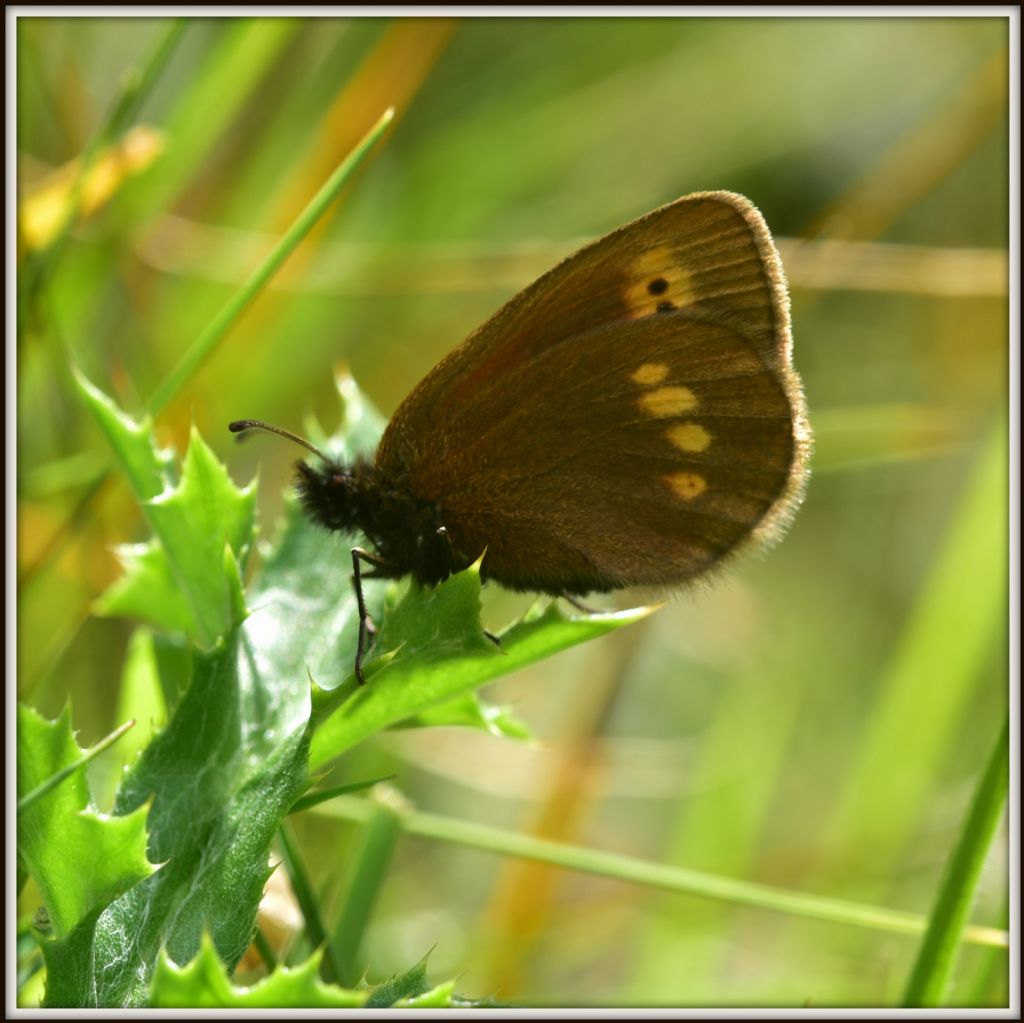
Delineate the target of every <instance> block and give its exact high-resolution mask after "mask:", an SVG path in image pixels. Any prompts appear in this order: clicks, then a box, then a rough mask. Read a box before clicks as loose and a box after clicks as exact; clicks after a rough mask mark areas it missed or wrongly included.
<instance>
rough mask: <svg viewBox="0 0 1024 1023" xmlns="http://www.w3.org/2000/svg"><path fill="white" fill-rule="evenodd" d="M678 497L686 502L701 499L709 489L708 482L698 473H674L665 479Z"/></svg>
mask: <svg viewBox="0 0 1024 1023" xmlns="http://www.w3.org/2000/svg"><path fill="white" fill-rule="evenodd" d="M664 480H665V482H666V483H667V484H668V485H669V487H671V488H672V491H673V493H675V495H676V496H677V497H681V498H682V499H683V500H684V501H692V500H693V499H694V498H695V497H700V495H701V494H703V493H704V491H705V490H707V488H708V484H707V480H705V479H704V477H703V476H701V475H700V474H699V473H696V472H673V473H670V474H669V475H667V476H665V477H664Z"/></svg>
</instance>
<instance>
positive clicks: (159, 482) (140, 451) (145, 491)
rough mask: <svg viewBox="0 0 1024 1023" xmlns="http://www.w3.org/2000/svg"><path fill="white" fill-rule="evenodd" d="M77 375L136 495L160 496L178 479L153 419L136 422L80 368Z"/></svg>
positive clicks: (92, 411)
mask: <svg viewBox="0 0 1024 1023" xmlns="http://www.w3.org/2000/svg"><path fill="white" fill-rule="evenodd" d="M74 375H75V382H76V383H77V384H78V389H79V393H80V394H81V395H82V397H83V398H84V399H85V403H86V405H87V407H88V408H89V411H90V412H91V413H92V414H93V417H94V418H95V420H96V422H97V423H98V424H99V427H100V429H101V430H102V431H103V433H104V434H105V435H106V438H107V442H108V443H109V444H110V446H111V448H112V449H113V451H114V455H115V457H116V458H117V461H118V464H119V465H120V467H121V470H122V472H124V474H125V476H126V477H127V479H128V482H129V484H131V488H132V490H133V491H134V492H135V496H136V497H138V498H139V500H140V501H148V500H150V499H152V498H154V497H157V496H158V495H159V494H161V493H162V492H163V491H164V490H165V489H166V488H167V487H168V486H170V485H171V484H172V483H173V482H174V481H173V479H172V477H171V472H172V468H171V465H172V462H171V456H170V455H169V453H168V452H166V451H163V450H161V449H159V448H158V447H157V445H156V440H155V439H154V437H153V423H152V421H151V420H150V419H149V418H148V417H146V418H145V419H143V420H142V421H141V422H135V420H134V419H132V418H131V417H130V416H128V415H126V414H125V413H124V412H122V411H121V410H120V409H119V408H118V407H117V405H116V404H115V403H114V402H113V401H112V400H111V399H110V398H108V397H107V395H105V394H104V393H103V392H102V391H101V390H100V389H99V388H98V387H95V386H94V385H93V384H92V383H90V381H88V380H87V379H86V378H85V377H84V376H83V375H82V374H81V373H80V372H79V371H78V370H77V369H75V370H74Z"/></svg>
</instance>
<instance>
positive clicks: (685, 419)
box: [377, 193, 805, 592]
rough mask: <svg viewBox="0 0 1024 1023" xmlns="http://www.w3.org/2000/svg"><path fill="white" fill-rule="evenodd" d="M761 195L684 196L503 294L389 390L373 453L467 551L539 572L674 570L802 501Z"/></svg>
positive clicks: (593, 581) (523, 571)
mask: <svg viewBox="0 0 1024 1023" xmlns="http://www.w3.org/2000/svg"><path fill="white" fill-rule="evenodd" d="M790 347H791V342H790V335H789V316H788V300H787V297H786V291H785V284H784V281H783V278H782V273H781V268H780V265H779V262H778V257H777V255H776V254H775V249H774V246H773V245H772V242H771V238H770V236H769V234H768V231H767V228H766V227H765V226H764V223H763V221H762V219H761V217H760V214H759V213H758V212H757V211H756V210H755V209H754V207H753V206H751V205H750V203H749V202H747V200H745V199H743V198H742V197H740V196H735V195H732V194H731V193H703V194H698V195H694V196H688V197H686V198H683V199H680V200H678V201H677V202H675V203H672V204H670V205H668V206H664V207H662V208H661V209H659V210H655V211H654V212H653V213H650V214H648V215H647V216H645V217H643V218H641V219H640V220H638V221H634V222H633V223H632V224H628V225H626V226H625V227H623V228H620V229H619V230H617V231H615V232H613V233H612V234H610V235H608V236H606V237H605V238H603V239H601V240H599V241H597V242H595V243H593V244H592V245H589V246H587V247H585V248H584V249H581V250H580V251H579V252H577V253H576V254H575V255H573V256H570V257H569V258H568V259H567V260H565V261H564V262H563V263H561V264H560V265H559V266H557V267H556V268H555V269H554V270H552V271H550V272H549V273H548V274H545V275H544V276H543V277H541V278H540V279H539V280H538V281H536V282H535V283H534V284H533V285H531V286H530V287H529V288H527V289H526V290H525V291H523V292H521V293H520V294H519V295H517V296H516V297H515V298H513V299H512V300H511V301H510V302H509V303H508V304H507V305H506V306H504V307H503V308H502V309H501V310H499V311H498V313H496V314H495V316H493V317H492V318H491V319H490V320H489V321H488V322H487V323H485V324H484V325H483V326H482V327H481V328H480V329H479V330H478V331H476V332H475V333H474V334H473V335H471V336H470V337H469V338H468V339H467V341H466V342H464V344H463V345H462V346H460V347H459V348H458V349H456V350H455V352H453V353H452V354H451V355H450V356H449V357H448V358H447V359H445V360H444V361H443V362H441V363H440V364H439V365H438V366H437V367H436V368H435V369H434V370H433V371H432V372H431V373H430V374H429V375H428V376H427V377H426V378H425V379H424V381H423V382H422V383H421V384H420V385H419V387H417V388H416V390H415V391H413V393H412V394H411V395H410V396H409V398H407V399H406V401H405V402H404V403H403V405H402V406H401V407H400V408H399V410H398V412H397V413H396V415H395V417H394V419H393V420H392V422H391V424H390V425H389V427H388V430H387V431H386V433H385V435H384V437H383V439H382V442H381V446H380V449H379V451H378V455H377V464H378V466H379V467H380V468H381V469H382V470H383V471H384V472H385V473H386V474H388V476H389V478H391V479H395V480H400V481H402V483H403V484H404V485H405V486H407V487H408V488H409V490H410V491H411V492H412V493H413V494H414V495H415V496H416V497H417V498H419V499H421V500H424V501H428V502H431V503H435V504H436V505H438V507H439V508H440V509H441V517H442V520H443V521H444V523H445V525H446V527H447V528H448V531H449V536H450V538H451V541H452V544H453V547H454V549H455V551H456V554H457V555H458V558H459V561H460V562H465V561H468V560H472V559H473V558H475V557H476V556H478V555H479V554H480V553H481V552H482V551H483V550H484V549H485V548H486V549H487V559H486V562H485V570H486V571H487V573H488V574H489V575H490V576H491V577H493V578H495V579H497V580H498V581H500V582H502V583H504V584H505V585H508V586H512V587H518V588H524V589H540V590H547V591H552V592H554V591H559V590H568V591H570V592H584V591H586V590H600V589H611V588H615V587H618V586H623V585H630V584H636V583H671V582H678V581H682V580H685V579H688V578H691V577H692V576H694V575H697V574H699V573H700V572H702V571H704V570H705V569H706V568H708V567H710V566H711V565H713V564H714V563H715V562H716V561H718V560H720V558H721V557H723V556H724V555H725V554H727V553H728V552H729V551H730V550H732V549H733V548H734V547H736V546H737V545H738V544H739V543H741V542H742V541H743V540H744V539H746V538H747V537H749V536H750V535H751V533H752V532H754V531H755V529H757V528H758V527H759V525H760V526H762V530H763V528H765V527H766V524H768V523H770V522H773V521H775V520H777V519H778V517H779V515H780V514H781V513H782V510H783V509H784V508H785V507H788V506H789V505H791V504H792V503H793V500H794V497H795V494H796V492H797V490H798V489H799V480H800V478H802V470H801V464H802V461H803V458H802V453H803V447H804V446H805V438H804V436H803V433H804V431H805V427H804V425H803V411H802V399H801V397H800V393H799V383H798V381H797V379H796V377H795V374H793V373H792V370H791V367H790Z"/></svg>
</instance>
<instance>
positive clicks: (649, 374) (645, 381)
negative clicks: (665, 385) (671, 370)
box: [632, 362, 668, 387]
mask: <svg viewBox="0 0 1024 1023" xmlns="http://www.w3.org/2000/svg"><path fill="white" fill-rule="evenodd" d="M632 375H633V380H634V382H635V383H638V384H640V385H641V386H642V387H654V386H655V385H656V384H660V383H661V382H662V380H664V379H665V377H667V376H668V366H666V365H665V364H664V363H663V362H645V363H644V364H643V365H642V366H638V367H637V368H636V369H635V370H633V374H632Z"/></svg>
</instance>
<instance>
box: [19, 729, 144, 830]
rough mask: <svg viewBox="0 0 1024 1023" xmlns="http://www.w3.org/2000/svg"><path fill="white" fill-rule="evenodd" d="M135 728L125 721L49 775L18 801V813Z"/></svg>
mask: <svg viewBox="0 0 1024 1023" xmlns="http://www.w3.org/2000/svg"><path fill="white" fill-rule="evenodd" d="M134 727H135V722H134V721H126V722H125V723H124V724H123V725H119V726H118V727H117V728H115V729H114V730H113V731H112V732H111V733H110V735H108V736H106V737H105V738H103V739H100V741H99V742H98V743H96V745H95V746H93V747H92V748H91V749H90V750H87V751H86V752H85V753H83V754H82V755H81V756H80V757H79V758H78V759H77V760H76V761H75V762H74V763H71V764H68V765H67V766H66V767H63V768H61V770H59V771H57V773H56V774H53V775H51V776H50V777H49V778H47V779H46V781H44V782H43V783H42V785H37V786H36V787H35V788H34V789H33V790H32V791H31V792H26V793H25V795H23V796H22V797H21V799H19V800H18V813H21V812H22V811H23V810H27V809H28V808H29V807H30V806H31V805H32V804H33V803H35V802H36V801H37V800H39V799H42V797H43V796H45V795H46V793H47V792H52V791H53V790H54V789H55V788H56V787H57V786H58V785H59V784H60V783H61V782H62V781H64V779H65V778H69V777H70V776H71V775H73V774H74V773H75V771H77V770H79V769H80V768H82V767H85V765H86V764H87V763H89V761H90V760H93V759H94V758H96V757H98V756H99V755H100V754H101V753H102V752H103V751H104V750H105V749H109V748H110V747H111V746H113V745H114V743H115V742H117V740H118V739H120V738H121V736H122V735H124V733H125V732H127V731H128V730H129V729H130V728H134Z"/></svg>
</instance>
